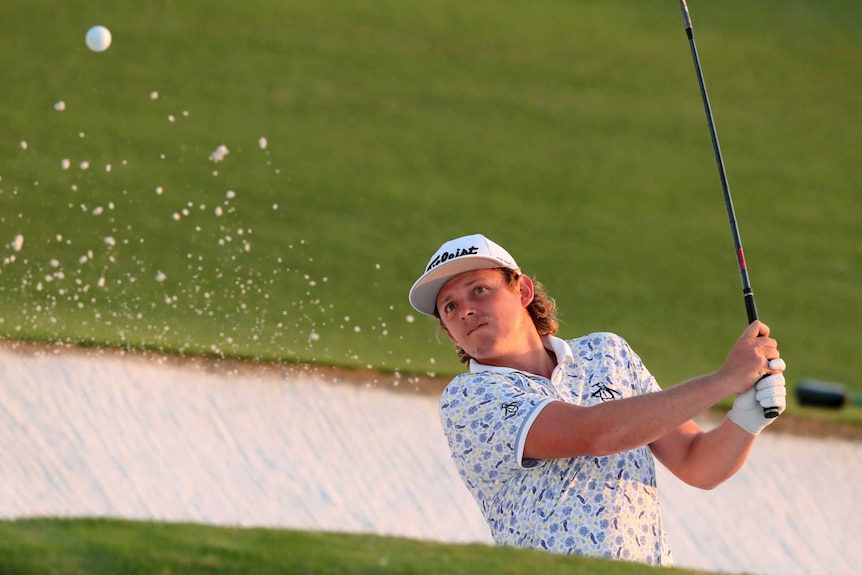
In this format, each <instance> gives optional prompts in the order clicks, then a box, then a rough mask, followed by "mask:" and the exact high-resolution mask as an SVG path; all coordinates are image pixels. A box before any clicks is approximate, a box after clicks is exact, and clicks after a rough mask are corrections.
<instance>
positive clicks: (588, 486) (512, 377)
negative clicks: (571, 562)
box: [440, 333, 673, 565]
mask: <svg viewBox="0 0 862 575" xmlns="http://www.w3.org/2000/svg"><path fill="white" fill-rule="evenodd" d="M543 339H544V343H545V347H547V348H548V349H550V350H551V351H553V352H554V353H555V354H556V357H557V362H558V364H557V367H556V369H555V370H554V372H553V374H552V376H551V379H550V380H548V379H546V378H544V377H541V376H538V375H535V374H530V373H525V372H521V371H516V370H512V369H507V368H499V367H493V366H485V365H481V364H479V363H477V362H475V361H472V362H471V364H470V372H469V373H464V374H461V375H459V376H457V377H456V378H455V379H453V380H452V381H451V382H450V383H449V385H448V386H447V387H446V389H445V390H444V391H443V394H442V396H441V398H440V419H441V422H442V424H443V429H444V431H445V433H446V438H447V440H448V442H449V448H450V450H451V453H452V458H453V460H454V462H455V466H456V467H457V469H458V473H459V474H460V476H461V479H462V480H463V481H464V483H465V484H466V486H467V488H468V489H469V490H470V492H471V493H472V494H473V497H474V498H475V499H476V501H477V502H478V504H479V506H480V508H481V510H482V513H483V514H484V516H485V519H486V520H487V522H488V525H489V526H490V528H491V533H492V535H493V537H494V541H496V542H497V544H499V545H511V546H519V547H531V548H536V549H545V550H548V551H551V552H555V553H565V554H579V555H587V556H593V557H604V558H618V559H625V560H629V561H640V562H643V563H647V564H650V565H672V563H673V561H672V557H671V552H670V548H669V546H668V543H667V537H666V535H665V532H664V529H663V527H662V521H661V514H660V511H659V497H658V490H657V487H656V477H655V463H654V460H653V456H652V452H651V451H650V449H649V447H646V446H644V447H639V448H637V449H633V450H631V451H626V452H623V453H618V454H615V455H608V456H601V457H596V456H579V457H572V458H569V459H551V460H533V459H524V458H523V451H524V443H525V441H526V437H527V432H528V431H529V430H530V426H531V425H532V423H533V421H535V419H536V416H538V414H539V412H540V411H541V410H542V408H544V407H545V406H546V405H547V404H548V403H550V402H551V401H553V400H560V401H566V402H569V403H575V404H578V405H582V406H590V405H595V404H598V403H601V402H603V401H613V400H615V399H620V398H624V397H631V396H635V395H641V394H645V393H652V392H656V391H660V389H661V388H660V387H659V386H658V383H657V382H656V381H655V378H654V377H653V376H652V375H651V374H650V373H649V372H648V371H647V369H646V367H644V365H643V362H642V361H641V359H640V358H639V357H638V356H637V354H636V353H635V352H634V351H633V350H632V349H631V347H630V346H629V345H628V343H626V341H625V340H623V339H622V338H621V337H619V336H617V335H614V334H611V333H594V334H590V335H586V336H584V337H581V338H578V339H574V340H571V341H563V340H561V339H559V338H556V337H545V338H543Z"/></svg>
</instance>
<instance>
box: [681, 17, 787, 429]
mask: <svg viewBox="0 0 862 575" xmlns="http://www.w3.org/2000/svg"><path fill="white" fill-rule="evenodd" d="M679 5H680V8H681V9H682V20H683V23H684V24H685V33H686V35H687V36H688V44H689V46H691V56H692V58H693V59H694V69H695V71H696V72H697V82H698V84H700V95H701V97H702V98H703V108H704V110H705V111H706V122H707V124H709V134H710V136H711V137H712V149H713V150H714V151H715V162H716V164H718V176H719V178H721V189H722V190H723V191H724V204H725V206H726V207H727V217H728V219H729V220H730V232H731V234H732V235H733V245H734V247H735V248H736V260H737V262H738V263H739V275H740V276H741V277H742V296H743V299H744V301H745V311H746V313H747V314H748V323H749V324H750V323H751V322H753V321H755V320H756V319H758V318H757V306H756V305H755V303H754V292H753V291H752V290H751V282H750V281H749V279H748V267H747V266H746V263H745V253H744V252H743V250H742V240H741V239H740V237H739V227H738V226H737V225H736V212H735V211H734V209H733V199H732V198H731V197H730V188H729V187H728V185H727V174H726V173H725V171H724V160H723V159H722V157H721V146H719V144H718V134H717V133H716V131H715V122H714V121H713V119H712V109H711V108H710V106H709V96H708V95H707V93H706V84H705V82H704V80H703V71H702V70H701V68H700V58H699V57H698V55H697V46H696V45H695V43H694V32H693V31H692V28H691V16H690V15H689V13H688V6H687V5H686V3H685V0H679ZM763 415H764V416H765V417H767V418H770V419H771V418H773V417H778V408H777V407H764V408H763Z"/></svg>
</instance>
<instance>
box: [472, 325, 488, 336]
mask: <svg viewBox="0 0 862 575" xmlns="http://www.w3.org/2000/svg"><path fill="white" fill-rule="evenodd" d="M486 325H488V324H487V323H485V322H482V323H477V324H476V325H475V326H473V327H472V328H470V331H468V332H467V335H468V336H470V335H472V334H473V332H474V331H476V330H477V329H479V328H481V327H485V326H486Z"/></svg>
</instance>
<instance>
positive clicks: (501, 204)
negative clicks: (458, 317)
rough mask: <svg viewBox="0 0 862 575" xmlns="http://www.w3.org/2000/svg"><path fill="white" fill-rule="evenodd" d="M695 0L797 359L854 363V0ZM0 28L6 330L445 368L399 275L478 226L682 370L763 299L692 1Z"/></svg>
mask: <svg viewBox="0 0 862 575" xmlns="http://www.w3.org/2000/svg"><path fill="white" fill-rule="evenodd" d="M691 10H692V17H693V20H694V26H695V34H696V38H697V41H698V47H699V49H700V53H701V54H700V55H701V60H702V64H703V67H704V73H705V75H706V81H707V85H708V88H709V93H710V98H711V101H712V105H713V111H714V113H715V118H716V123H717V126H718V130H719V135H720V137H721V143H722V148H723V151H724V155H725V161H726V164H727V169H728V175H729V179H730V185H731V189H732V191H733V193H734V200H735V204H736V209H737V212H738V216H739V223H740V227H741V232H742V237H743V241H744V243H745V247H746V252H747V257H748V263H749V265H750V269H751V279H752V283H753V285H754V289H755V293H756V295H757V297H758V300H757V301H758V304H759V307H760V312H761V317H762V318H763V319H764V320H765V321H766V322H767V323H769V324H770V325H771V326H772V328H773V331H774V333H775V334H776V335H777V336H778V337H779V338H780V341H781V345H782V351H783V354H784V356H785V357H786V358H787V360H788V364H789V366H790V371H789V372H788V377H789V381H790V382H791V383H792V382H794V381H796V380H797V379H798V378H801V377H812V378H816V379H823V380H831V381H840V382H844V383H847V384H849V385H851V386H853V387H855V389H856V390H857V391H862V380H860V379H859V378H858V374H859V373H862V354H859V353H857V350H856V348H857V346H858V343H859V328H858V323H859V318H860V315H862V290H860V286H862V281H860V280H862V266H860V261H862V257H860V256H862V243H860V242H859V241H858V234H859V230H860V225H859V224H860V222H862V216H860V211H859V205H860V199H862V192H860V190H862V177H860V174H859V171H858V169H857V166H856V164H857V158H856V156H857V151H858V150H859V149H860V143H862V142H860V132H859V130H858V126H859V125H860V124H862V118H860V115H862V108H860V106H859V105H858V101H859V94H860V93H862V85H860V84H862V76H860V74H859V73H858V62H859V61H860V60H862V39H860V35H859V34H858V30H857V26H856V24H855V23H857V22H859V19H860V15H862V14H860V12H862V7H860V6H859V4H858V3H853V2H847V1H839V0H823V1H821V2H803V1H801V0H795V1H790V2H778V1H775V0H772V1H765V2H758V3H755V4H752V3H750V2H743V1H742V0H731V1H728V2H721V3H706V2H703V3H701V2H695V3H693V4H692V5H691ZM97 23H99V24H103V25H105V26H107V27H108V28H110V29H111V31H112V32H113V37H114V43H113V45H112V46H111V48H110V49H109V50H108V51H106V52H104V53H99V54H97V53H92V52H90V51H88V50H87V48H86V46H85V44H84V34H85V32H86V30H87V29H88V28H89V27H90V26H92V25H94V24H97ZM0 34H2V37H3V39H4V50H3V51H2V53H0V66H2V69H3V71H4V88H3V90H2V91H0V178H2V179H0V336H2V337H5V338H17V339H32V340H59V341H72V342H84V343H92V344H109V345H121V346H129V347H145V348H161V349H166V350H171V351H180V352H183V353H211V354H217V355H232V356H240V357H250V358H261V359H279V360H285V361H310V362H319V363H331V364H339V365H348V366H355V367H373V368H376V369H383V370H399V371H405V372H413V373H425V372H436V373H438V374H451V373H455V372H457V371H459V370H460V366H459V365H458V364H457V362H456V360H455V358H454V354H452V353H451V350H450V347H449V345H448V344H447V343H445V342H444V341H438V340H437V339H436V338H435V334H434V325H433V322H432V321H430V320H426V319H424V318H416V320H415V321H410V316H411V315H415V314H414V312H413V311H412V310H411V309H410V307H409V305H408V303H407V299H406V294H407V290H408V288H409V287H410V284H411V283H412V281H413V280H414V279H415V277H416V276H417V274H418V273H419V272H420V270H421V269H422V267H423V266H424V264H425V262H426V259H427V258H428V257H429V256H430V253H431V252H432V251H433V250H434V249H435V248H436V247H437V246H438V245H439V244H440V243H442V241H444V240H445V239H449V238H450V237H453V236H455V235H460V234H465V233H474V232H477V231H480V232H483V233H485V234H486V235H488V236H489V237H491V238H493V239H495V240H496V241H498V242H500V243H501V244H503V245H504V246H506V247H507V248H508V249H509V250H510V251H511V252H512V253H513V254H514V255H515V257H516V258H517V259H518V260H519V263H521V265H522V267H523V268H524V270H525V271H526V272H527V273H530V274H532V275H534V276H536V277H538V279H539V280H540V281H542V282H543V283H544V284H545V285H546V287H547V288H548V290H549V291H550V293H551V294H552V295H554V296H555V297H556V298H557V300H558V302H559V304H560V306H561V309H562V319H563V321H564V323H563V328H562V334H561V335H564V336H577V335H580V334H583V333H587V332H589V331H595V330H609V331H614V332H617V333H619V334H621V335H623V336H624V337H626V338H627V339H628V340H629V341H630V342H631V343H632V345H633V347H634V348H635V349H636V350H638V352H639V353H640V354H641V355H642V356H643V358H644V360H645V361H646V363H647V365H648V366H650V368H651V370H652V371H653V372H654V373H655V374H656V376H657V377H658V378H659V381H660V382H662V384H663V385H665V386H668V385H671V384H673V383H675V382H677V381H680V380H682V379H685V378H688V377H691V376H694V375H696V374H699V373H702V372H705V371H707V370H710V369H714V368H716V367H717V366H718V365H720V363H721V362H722V361H723V359H724V357H725V355H726V353H727V350H728V349H729V346H730V344H731V343H732V342H733V340H734V339H735V338H736V337H737V335H738V334H739V332H741V330H742V328H743V326H744V324H745V313H744V309H743V305H742V297H741V289H740V282H739V277H738V274H737V271H736V262H735V257H734V254H733V246H732V243H731V239H730V233H729V230H728V226H727V218H726V213H725V208H724V203H723V200H722V194H721V188H720V185H719V181H718V176H717V173H716V168H715V164H714V159H713V155H712V149H711V146H710V141H709V134H708V131H707V126H706V122H705V119H704V116H703V109H702V104H701V99H700V95H699V93H698V88H697V82H696V78H695V74H694V69H693V65H692V61H691V55H690V53H689V47H688V42H687V40H686V38H685V34H684V32H683V28H682V20H681V17H680V13H679V9H678V5H677V3H675V2H666V3H656V2H650V3H631V2H622V1H598V0H595V1H580V2H572V1H568V0H565V1H564V0H543V1H540V2H531V3H522V2H510V1H502V2H501V1H499V0H493V1H492V0H477V1H475V2H469V3H466V4H465V3H463V2H457V1H455V0H426V1H421V2H420V1H414V0H399V1H394V0H375V1H368V2H362V3H355V2H347V1H343V0H334V1H330V2H325V3H321V2H312V1H308V0H295V1H291V2H280V1H277V0H250V1H248V2H244V3H237V2H229V1H226V0H207V1H206V2H204V1H200V0H189V1H187V2H182V3H177V2H168V1H165V0H154V1H152V2H146V3H141V2H129V1H127V0H112V1H107V0H101V1H88V2H64V3H56V2H49V1H47V0H41V1H33V0H7V1H6V2H3V4H2V6H0ZM61 102H62V105H61V104H60V103H61ZM58 107H62V108H64V109H63V110H62V111H60V110H57V109H56V108H58ZM261 138H265V145H263V141H262V140H261ZM222 145H224V146H226V147H227V149H228V150H229V153H228V154H227V155H226V156H224V157H223V159H221V161H216V160H218V159H219V158H218V157H212V156H211V155H212V154H213V152H214V151H215V150H217V149H218V147H219V146H222ZM853 413H855V414H857V415H858V410H857V411H856V412H846V414H850V415H849V416H850V417H853ZM846 414H845V415H846Z"/></svg>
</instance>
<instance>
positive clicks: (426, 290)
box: [410, 234, 519, 317]
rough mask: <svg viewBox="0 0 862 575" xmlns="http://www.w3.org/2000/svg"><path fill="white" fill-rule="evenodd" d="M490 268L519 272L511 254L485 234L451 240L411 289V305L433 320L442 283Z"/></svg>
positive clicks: (432, 258)
mask: <svg viewBox="0 0 862 575" xmlns="http://www.w3.org/2000/svg"><path fill="white" fill-rule="evenodd" d="M490 268H508V269H511V270H516V271H517V270H518V269H519V268H518V264H516V263H515V259H514V258H513V257H512V256H511V255H509V252H507V251H506V250H504V249H503V248H501V247H500V246H499V245H497V244H495V243H494V242H492V241H491V240H489V239H488V238H486V237H485V236H483V235H482V234H474V235H472V236H463V237H460V238H456V239H454V240H450V241H448V242H446V243H445V244H443V245H442V246H440V249H439V250H437V252H436V253H435V254H434V255H433V256H432V257H431V260H430V261H429V262H428V265H427V266H425V271H424V273H423V274H422V276H421V277H420V278H419V279H418V280H416V283H414V284H413V287H412V288H410V305H412V306H413V307H414V308H416V311H418V312H420V313H424V314H425V315H430V316H432V317H433V316H434V310H435V309H436V308H437V295H438V294H439V293H440V289H441V288H442V287H443V284H445V283H446V282H447V281H449V280H450V279H452V278H453V277H455V276H457V275H458V274H462V273H464V272H470V271H474V270H484V269H490Z"/></svg>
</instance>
